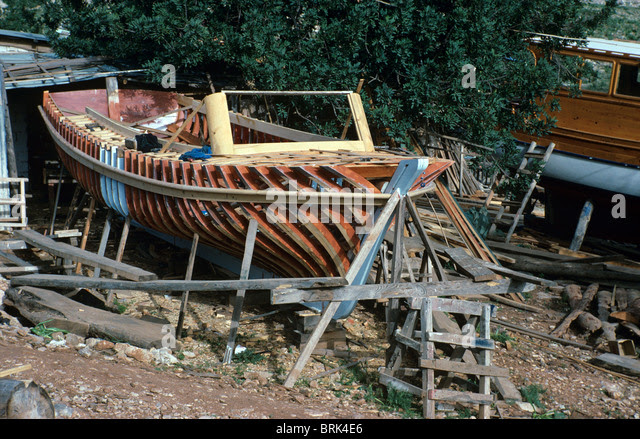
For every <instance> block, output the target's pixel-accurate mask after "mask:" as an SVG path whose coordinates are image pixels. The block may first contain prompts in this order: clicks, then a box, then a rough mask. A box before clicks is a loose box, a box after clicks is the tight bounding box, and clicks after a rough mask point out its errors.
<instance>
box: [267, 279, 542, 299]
mask: <svg viewBox="0 0 640 439" xmlns="http://www.w3.org/2000/svg"><path fill="white" fill-rule="evenodd" d="M534 288H535V286H534V285H532V284H527V283H524V282H521V281H517V280H512V279H498V280H496V281H491V282H473V281H471V280H455V281H448V282H416V283H409V282H406V283H393V284H375V285H345V286H340V287H335V288H322V289H311V288H310V289H304V290H303V289H297V288H288V287H282V288H277V289H274V290H273V291H272V292H271V303H272V304H273V305H282V304H287V303H302V302H317V301H339V302H342V301H351V300H377V299H401V298H418V299H420V298H424V297H428V296H460V297H464V296H476V295H484V294H496V295H497V294H510V293H515V292H527V291H533V289H534Z"/></svg>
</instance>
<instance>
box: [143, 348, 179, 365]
mask: <svg viewBox="0 0 640 439" xmlns="http://www.w3.org/2000/svg"><path fill="white" fill-rule="evenodd" d="M150 352H151V355H153V358H154V359H155V360H156V362H157V363H159V364H175V363H177V362H178V359H177V358H176V357H174V356H173V355H172V354H171V350H170V349H169V348H160V349H156V348H151V350H150Z"/></svg>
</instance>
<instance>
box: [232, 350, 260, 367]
mask: <svg viewBox="0 0 640 439" xmlns="http://www.w3.org/2000/svg"><path fill="white" fill-rule="evenodd" d="M262 360H264V355H261V354H258V353H256V352H255V351H254V350H253V349H245V350H244V351H242V352H240V353H237V354H235V355H234V357H233V361H234V362H235V363H242V364H256V363H259V362H261V361H262Z"/></svg>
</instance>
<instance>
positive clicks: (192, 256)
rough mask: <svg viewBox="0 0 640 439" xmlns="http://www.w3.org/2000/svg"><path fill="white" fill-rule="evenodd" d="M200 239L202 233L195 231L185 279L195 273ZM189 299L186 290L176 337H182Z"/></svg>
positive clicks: (188, 278)
mask: <svg viewBox="0 0 640 439" xmlns="http://www.w3.org/2000/svg"><path fill="white" fill-rule="evenodd" d="M199 241H200V235H198V234H197V233H195V234H194V235H193V241H192V242H191V253H189V262H188V263H187V273H186V274H185V277H184V279H185V280H187V281H189V280H191V277H192V275H193V264H194V263H195V261H196V253H197V252H198V242H199ZM188 300H189V291H188V290H185V291H184V292H183V293H182V300H181V301H180V314H179V315H178V324H177V325H176V338H177V339H179V338H181V334H182V325H183V324H184V315H185V313H186V312H187V301H188Z"/></svg>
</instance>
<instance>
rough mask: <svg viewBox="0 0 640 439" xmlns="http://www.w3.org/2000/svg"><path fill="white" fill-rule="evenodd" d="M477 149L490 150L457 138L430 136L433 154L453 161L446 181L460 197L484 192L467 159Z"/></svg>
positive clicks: (446, 175) (430, 147)
mask: <svg viewBox="0 0 640 439" xmlns="http://www.w3.org/2000/svg"><path fill="white" fill-rule="evenodd" d="M477 148H484V149H488V148H486V147H483V146H481V145H475V144H472V143H469V142H465V141H463V140H461V139H457V138H455V137H449V136H444V135H440V134H435V133H430V134H429V149H430V150H431V154H432V155H433V156H435V157H438V158H443V159H447V160H451V161H453V165H451V166H450V167H449V168H447V170H446V171H445V175H444V179H445V182H446V183H447V185H448V186H449V187H450V188H451V189H452V190H453V191H454V192H455V193H456V194H457V195H458V196H470V195H474V194H476V193H477V192H478V191H480V192H484V185H483V184H482V183H481V182H480V181H479V180H478V179H477V178H476V176H475V175H474V174H473V173H472V172H471V170H470V169H469V164H468V163H467V161H466V159H465V156H468V155H470V153H471V151H470V149H471V150H474V149H477ZM471 155H473V154H471Z"/></svg>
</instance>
